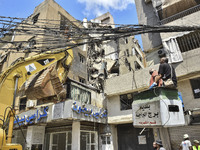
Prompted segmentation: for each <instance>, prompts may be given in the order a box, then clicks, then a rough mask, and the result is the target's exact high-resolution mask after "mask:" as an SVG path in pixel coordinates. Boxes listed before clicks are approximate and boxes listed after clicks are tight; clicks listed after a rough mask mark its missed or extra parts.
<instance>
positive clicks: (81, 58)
mask: <svg viewBox="0 0 200 150" xmlns="http://www.w3.org/2000/svg"><path fill="white" fill-rule="evenodd" d="M78 55H79V60H80V62H81V63H84V62H85V56H83V55H81V54H78Z"/></svg>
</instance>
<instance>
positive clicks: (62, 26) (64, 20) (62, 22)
mask: <svg viewBox="0 0 200 150" xmlns="http://www.w3.org/2000/svg"><path fill="white" fill-rule="evenodd" d="M67 22H68V20H67V18H66V17H65V16H63V15H62V14H60V30H66V29H67V30H69V29H68V27H67Z"/></svg>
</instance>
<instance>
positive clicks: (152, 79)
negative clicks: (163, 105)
mask: <svg viewBox="0 0 200 150" xmlns="http://www.w3.org/2000/svg"><path fill="white" fill-rule="evenodd" d="M157 75H158V72H157V71H153V73H152V75H151V79H150V85H149V86H151V85H152V84H153V83H154V82H155V77H156V76H157ZM162 83H163V81H162V79H160V80H159V81H158V83H157V85H158V86H162Z"/></svg>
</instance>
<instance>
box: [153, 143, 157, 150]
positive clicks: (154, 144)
mask: <svg viewBox="0 0 200 150" xmlns="http://www.w3.org/2000/svg"><path fill="white" fill-rule="evenodd" d="M153 149H154V150H157V146H156V142H153Z"/></svg>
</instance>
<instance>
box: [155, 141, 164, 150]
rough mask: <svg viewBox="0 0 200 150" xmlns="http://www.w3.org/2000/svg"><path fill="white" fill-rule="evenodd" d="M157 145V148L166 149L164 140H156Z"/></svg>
mask: <svg viewBox="0 0 200 150" xmlns="http://www.w3.org/2000/svg"><path fill="white" fill-rule="evenodd" d="M156 147H157V150H166V149H165V148H164V147H163V145H162V141H161V140H156Z"/></svg>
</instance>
